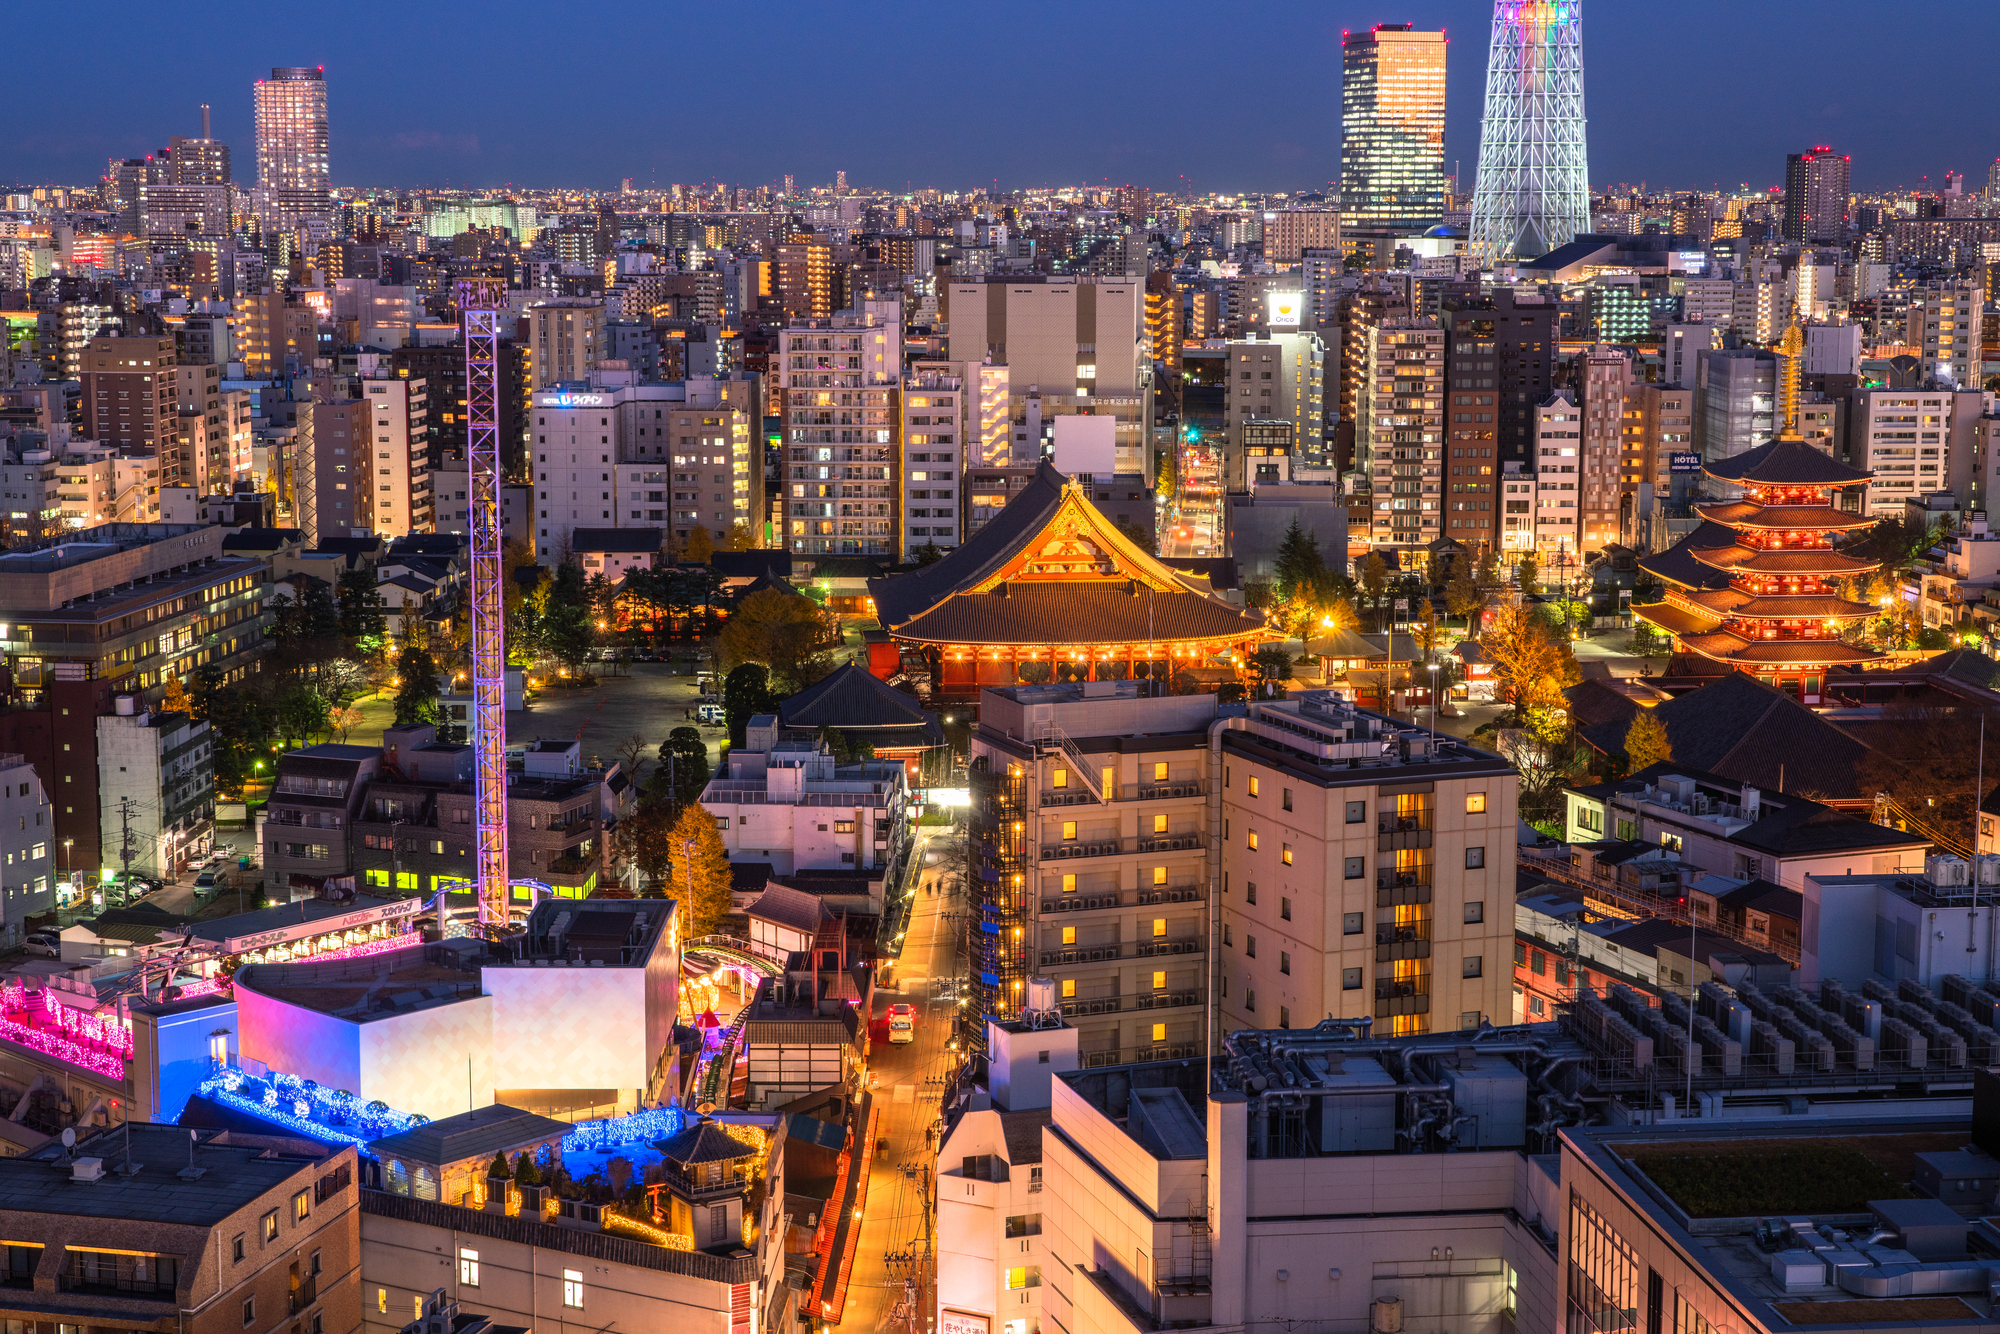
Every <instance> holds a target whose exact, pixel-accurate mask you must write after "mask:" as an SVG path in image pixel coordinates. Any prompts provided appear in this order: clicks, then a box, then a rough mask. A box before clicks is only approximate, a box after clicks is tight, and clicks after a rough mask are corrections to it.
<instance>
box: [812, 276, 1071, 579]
mask: <svg viewBox="0 0 2000 1334" xmlns="http://www.w3.org/2000/svg"><path fill="white" fill-rule="evenodd" d="M1072 336H1073V335H1072ZM778 347H779V365H780V367H781V370H780V373H779V383H780V385H781V387H782V388H783V391H784V411H783V417H784V432H785V458H784V464H783V467H784V472H783V476H784V478H785V483H784V485H785V489H786V501H785V510H786V517H785V527H786V532H785V545H786V546H788V547H789V548H790V549H791V550H792V551H794V552H802V553H809V554H815V555H844V556H887V555H893V554H895V547H896V539H897V527H896V513H895V511H896V508H897V502H898V500H899V493H898V492H897V490H896V489H895V485H894V479H895V478H896V476H897V475H898V471H899V468H898V465H899V462H900V460H898V459H897V458H896V454H897V452H898V449H897V445H896V444H895V442H894V436H895V428H896V426H897V422H896V420H895V418H896V406H895V400H896V397H897V392H898V386H899V380H900V378H901V364H900V363H901V360H902V331H901V329H900V328H898V327H894V326H890V325H886V324H884V323H882V322H881V320H880V319H879V318H878V317H877V316H876V315H875V314H874V313H873V312H852V311H849V312H843V313H841V314H839V315H836V316H834V317H833V318H832V319H829V320H816V321H813V322H811V323H802V324H798V325H794V326H791V327H788V328H786V329H784V330H782V331H781V332H780V333H779V335H778Z"/></svg>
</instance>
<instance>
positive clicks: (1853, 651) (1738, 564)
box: [1632, 433, 1884, 704]
mask: <svg viewBox="0 0 2000 1334" xmlns="http://www.w3.org/2000/svg"><path fill="white" fill-rule="evenodd" d="M1703 471H1704V472H1706V473H1707V474H1708V475H1709V476H1710V477H1711V478H1713V479H1715V480H1716V481H1717V482H1722V483H1725V484H1727V485H1729V486H1734V487H1740V488H1742V492H1743V495H1742V498H1741V499H1738V500H1715V501H1708V502H1706V503H1703V504H1700V505H1698V506H1696V512H1697V513H1698V514H1700V515H1701V518H1702V520H1703V522H1702V524H1701V526H1700V527H1698V528H1697V529H1695V531H1694V532H1692V533H1690V534H1688V535H1687V536H1686V537H1684V538H1682V539H1681V540H1680V541H1679V542H1677V543H1675V544H1674V545H1673V546H1672V547H1670V548H1669V549H1667V550H1666V551H1663V552H1661V553H1659V554H1658V555H1657V556H1649V557H1646V558H1644V559H1642V560H1641V561H1640V562H1639V563H1640V565H1641V567H1642V568H1644V569H1645V570H1647V571H1648V572H1649V573H1651V574H1653V575H1655V576H1656V577H1658V578H1659V579H1660V581H1661V583H1662V584H1663V585H1664V586H1665V590H1666V591H1665V595H1664V596H1663V597H1662V598H1661V600H1660V601H1658V602H1654V603H1650V604H1647V605H1643V606H1635V607H1634V608H1633V609H1632V611H1633V614H1634V615H1636V616H1638V617H1640V618H1641V619H1643V620H1645V621H1648V622H1650V623H1651V624H1653V625H1655V626H1658V627H1659V628H1660V629H1661V630H1664V631H1666V632H1667V633H1668V634H1669V635H1671V636H1673V640H1674V649H1675V651H1676V652H1683V651H1684V652H1688V653H1695V654H1699V655H1700V656H1702V657H1704V658H1709V659H1712V660H1713V661H1715V662H1719V663H1723V664H1726V665H1727V666H1730V667H1734V668H1738V669H1740V670H1742V671H1745V672H1748V673H1750V674H1751V675H1753V676H1755V677H1756V678H1757V679H1758V680H1760V681H1762V682H1764V683H1765V684H1766V685H1772V686H1776V687H1778V688H1779V689H1781V690H1784V691H1786V692H1787V693H1790V694H1792V695H1794V696H1796V697H1797V698H1799V699H1800V700H1801V701H1802V702H1804V703H1807V704H1816V703H1818V702H1819V696H1820V690H1821V687H1822V685H1823V684H1824V682H1825V680H1826V674H1827V671H1828V669H1829V668H1832V667H1835V666H1842V667H1846V666H1855V665H1859V664H1863V663H1869V662H1875V661H1878V660H1879V659H1881V658H1882V657H1883V656H1884V655H1882V654H1881V653H1878V652H1876V651H1875V650H1873V649H1869V648H1864V647H1861V646H1859V645H1855V644H1849V643H1844V642H1842V640H1841V638H1840V634H1841V631H1842V630H1843V629H1844V628H1846V627H1847V626H1849V625H1851V624H1852V623H1854V622H1856V621H1859V620H1862V619H1864V618H1866V617H1867V616H1869V615H1870V614H1871V613H1872V612H1873V611H1874V608H1872V607H1870V606H1869V605H1868V604H1867V603H1865V602H1854V601H1850V600H1849V599H1847V598H1844V597H1842V596H1841V594H1840V582H1841V581H1842V580H1844V579H1852V578H1856V577H1858V576H1861V575H1864V574H1868V573H1870V572H1872V571H1873V570H1874V569H1875V568H1876V566H1875V565H1874V564H1873V563H1872V562H1870V561H1866V560H1862V559H1859V558H1857V557H1854V556H1848V555H1843V554H1842V553H1841V552H1840V551H1838V550H1836V549H1835V546H1834V543H1835V541H1836V540H1837V539H1838V538H1839V537H1840V536H1841V535H1842V534H1845V533H1850V532H1853V531H1855V530H1857V529H1862V528H1867V527H1869V526H1871V524H1872V523H1873V521H1872V520H1871V519H1869V518H1868V517H1867V516H1866V515H1864V514H1862V513H1861V512H1860V507H1859V506H1858V505H1855V506H1854V507H1853V508H1849V507H1848V505H1847V504H1844V503H1843V500H1844V499H1845V498H1846V497H1848V496H1849V494H1850V493H1852V492H1854V491H1855V490H1856V488H1859V487H1864V486H1866V485H1867V484H1868V479H1869V477H1870V474H1869V473H1866V472H1863V471H1861V470H1859V469H1856V468H1850V467H1848V466H1847V465H1846V464H1844V463H1840V462H1837V461H1835V460H1834V459H1832V458H1830V457H1828V456H1827V455H1826V454H1824V453H1822V452H1820V451H1819V450H1817V449H1815V448H1813V447H1812V446H1811V445H1809V444H1807V443H1806V442H1805V441H1804V440H1801V439H1800V438H1798V437H1797V436H1796V435H1792V434H1789V433H1788V434H1786V435H1783V436H1780V437H1779V438H1777V439H1776V440H1773V441H1771V442H1770V443H1768V444H1766V445H1763V446H1761V447H1759V448H1757V449H1753V450H1751V451H1749V452H1748V453H1746V454H1739V455H1737V456H1736V457H1735V458H1730V459H1719V460H1717V461H1716V462H1713V463H1710V464H1708V465H1707V466H1706V467H1705V468H1704V469H1703ZM1857 499H1858V497H1857Z"/></svg>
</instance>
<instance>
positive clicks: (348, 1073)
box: [236, 982, 463, 1117]
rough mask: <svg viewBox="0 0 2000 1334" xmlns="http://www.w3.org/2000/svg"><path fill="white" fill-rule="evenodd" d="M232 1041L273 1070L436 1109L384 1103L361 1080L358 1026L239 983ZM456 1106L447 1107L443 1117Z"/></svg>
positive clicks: (430, 1112) (366, 1096)
mask: <svg viewBox="0 0 2000 1334" xmlns="http://www.w3.org/2000/svg"><path fill="white" fill-rule="evenodd" d="M236 1015H237V1040H238V1042H239V1043H240V1044H241V1046H240V1047H239V1050H240V1051H241V1053H242V1054H243V1055H244V1056H247V1057H249V1058H250V1059H252V1060H256V1061H262V1062H263V1063H264V1064H265V1065H268V1066H269V1067H271V1068H272V1069H273V1070H283V1071H286V1072H288V1073H290V1074H295V1075H297V1076H299V1077H300V1078H301V1079H310V1080H313V1081H315V1082H317V1083H320V1084H324V1085H326V1086H327V1087H328V1088H336V1089H348V1090H350V1091H352V1092H354V1093H356V1094H358V1095H360V1096H361V1097H362V1098H363V1099H372V1098H382V1099H383V1101H385V1102H389V1105H390V1106H392V1107H396V1108H398V1109H400V1110H402V1111H406V1112H423V1113H424V1114H425V1115H427V1116H433V1117H434V1116H436V1115H438V1113H437V1112H436V1111H434V1110H432V1109H431V1108H428V1107H408V1106H405V1105H403V1104H402V1103H397V1102H390V1101H389V1099H388V1098H387V1097H386V1095H384V1094H381V1093H377V1092H375V1091H374V1090H372V1089H364V1088H363V1087H362V1085H361V1069H362V1067H361V1026H360V1025H358V1024H354V1023H350V1022H348V1021H347V1020H345V1019H335V1018H333V1017H332V1016H330V1015H324V1014H321V1013H319V1012H318V1011H317V1010H308V1009H305V1008H303V1007H301V1006H297V1005H287V1004H286V1003H285V1002H283V1001H280V1000H275V999H273V998H272V997H270V996H266V995H263V994H261V993H259V992H256V991H252V990H251V989H250V988H249V987H247V986H245V985H243V984H242V983H241V982H238V983H237V986H236ZM460 1110H463V1109H462V1108H458V1107H453V1108H447V1109H445V1111H444V1115H446V1116H449V1115H451V1113H452V1112H454V1111H460Z"/></svg>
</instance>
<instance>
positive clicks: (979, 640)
mask: <svg viewBox="0 0 2000 1334" xmlns="http://www.w3.org/2000/svg"><path fill="white" fill-rule="evenodd" d="M869 591H870V592H871V593H872V594H873V595H874V598H875V605H876V608H877V610H878V613H879V616H880V619H881V622H882V627H883V629H884V630H886V631H887V632H888V635H889V637H890V639H891V640H892V641H893V642H894V643H896V644H897V645H899V646H900V649H901V652H900V654H899V655H898V663H899V665H900V664H902V663H908V662H909V661H910V660H911V659H912V658H913V657H914V658H916V659H918V660H920V661H922V662H923V663H924V664H926V665H927V666H928V669H929V674H930V679H931V695H932V698H933V699H934V700H945V701H953V702H964V703H971V702H974V701H976V700H977V698H978V695H979V692H980V691H981V690H982V689H989V688H996V687H1007V686H1014V685H1039V684H1045V683H1050V682H1055V683H1061V682H1068V681H1130V680H1141V679H1153V680H1158V681H1161V682H1166V681H1170V680H1172V679H1173V678H1175V677H1176V676H1179V675H1180V674H1181V673H1182V672H1185V671H1196V672H1198V673H1201V679H1221V678H1224V677H1227V678H1234V677H1235V676H1236V675H1237V674H1239V673H1240V671H1241V668H1242V664H1243V663H1244V662H1246V661H1248V660H1249V658H1250V656H1251V654H1252V653H1253V652H1254V651H1255V648H1256V645H1257V644H1258V643H1259V642H1260V641H1262V640H1264V639H1268V638H1273V637H1275V636H1273V635H1272V634H1271V633H1270V632H1269V631H1268V630H1267V629H1266V628H1265V625H1264V621H1263V618H1262V617H1261V616H1259V615H1257V614H1255V613H1253V612H1248V611H1245V610H1244V609H1242V608H1240V607H1237V606H1233V605H1232V604H1230V603H1229V602H1227V601H1225V600H1223V599H1222V598H1221V597H1218V596H1217V595H1216V594H1215V593H1214V592H1213V591H1212V590H1211V589H1210V588H1209V585H1208V580H1207V579H1206V578H1203V577H1196V576H1193V575H1189V574H1185V573H1182V572H1179V571H1176V570H1174V569H1172V568H1170V567H1169V566H1168V565H1167V564H1165V563H1163V562H1162V561H1161V560H1160V559H1159V558H1157V557H1155V556H1153V555H1151V554H1149V553H1148V552H1146V551H1145V550H1144V549H1143V548H1141V547H1140V546H1139V545H1138V544H1136V543H1135V542H1133V541H1132V540H1131V539H1130V538H1128V537H1127V536H1125V535H1124V534H1123V533H1121V532H1120V531H1119V530H1118V527H1117V525H1116V524H1115V523H1113V522H1112V521H1111V520H1110V519H1108V518H1106V517H1105V515H1104V514H1103V513H1102V512H1100V511H1099V510H1098V509H1097V507H1096V506H1095V505H1094V504H1092V503H1091V500H1090V497H1089V494H1088V490H1087V488H1085V487H1084V486H1081V485H1079V484H1078V483H1076V482H1074V481H1071V480H1070V479H1069V478H1068V477H1066V476H1065V475H1064V474H1063V473H1061V472H1058V471H1057V470H1056V469H1055V468H1054V467H1052V466H1050V465H1048V464H1044V465H1042V467H1041V468H1040V469H1039V470H1038V471H1037V472H1036V474H1035V476H1034V479H1033V481H1031V482H1030V483H1029V484H1028V485H1027V486H1026V487H1023V488H1022V489H1021V490H1020V491H1018V492H1017V493H1015V495H1014V496H1013V497H1012V498H1011V499H1010V500H1009V501H1008V503H1007V507H1006V508H1005V509H1004V510H1002V511H1001V512H1000V513H999V514H998V515H996V516H995V517H994V518H993V519H992V520H990V521H989V522H988V523H987V524H986V525H985V526H984V527H982V528H980V529H979V530H978V531H977V532H975V533H974V534H973V535H972V536H971V538H970V539H968V540H967V542H966V543H965V545H963V546H961V547H959V548H958V549H957V550H955V551H953V552H951V553H950V554H949V555H947V556H945V557H944V559H942V560H940V561H937V562H936V563H934V564H932V565H929V566H926V567H924V568H922V569H919V570H915V571H911V572H909V573H907V574H900V575H892V576H889V577H887V578H883V579H876V580H872V581H870V583H869ZM883 656H884V657H886V656H887V655H883ZM873 661H875V655H873V654H871V662H873ZM876 670H877V671H878V672H879V671H880V670H881V667H880V666H877V667H876Z"/></svg>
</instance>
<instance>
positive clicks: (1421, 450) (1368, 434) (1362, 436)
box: [1355, 318, 1445, 547]
mask: <svg viewBox="0 0 2000 1334" xmlns="http://www.w3.org/2000/svg"><path fill="white" fill-rule="evenodd" d="M1363 355H1364V356H1365V357H1366V362H1365V365H1364V371H1363V382H1362V386H1361V395H1360V402H1359V406H1358V410H1359V411H1360V413H1361V414H1362V415H1361V419H1360V429H1359V430H1358V431H1357V432H1356V436H1355V450H1356V455H1357V461H1358V462H1360V463H1361V464H1362V466H1364V467H1366V468H1367V469H1368V472H1369V475H1370V485H1371V489H1372V494H1373V496H1374V516H1373V522H1372V523H1371V524H1370V534H1369V540H1370V541H1371V543H1372V544H1373V545H1375V546H1378V547H1386V546H1423V545H1425V544H1426V543H1429V542H1431V541H1433V540H1435V539H1436V538H1437V537H1438V535H1439V531H1440V529H1439V511H1440V507H1441V505H1442V497H1441V496H1440V494H1439V493H1440V492H1441V491H1442V490H1443V479H1444V462H1443V460H1444V425H1445V393H1444V330H1443V329H1442V328H1440V327H1439V325H1438V322H1437V321H1436V320H1433V319H1409V318H1399V319H1391V320H1388V321H1386V322H1385V323H1383V324H1382V325H1381V326H1379V327H1371V328H1370V330H1369V336H1368V345H1367V350H1366V351H1365V352H1364V353H1363Z"/></svg>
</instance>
